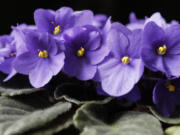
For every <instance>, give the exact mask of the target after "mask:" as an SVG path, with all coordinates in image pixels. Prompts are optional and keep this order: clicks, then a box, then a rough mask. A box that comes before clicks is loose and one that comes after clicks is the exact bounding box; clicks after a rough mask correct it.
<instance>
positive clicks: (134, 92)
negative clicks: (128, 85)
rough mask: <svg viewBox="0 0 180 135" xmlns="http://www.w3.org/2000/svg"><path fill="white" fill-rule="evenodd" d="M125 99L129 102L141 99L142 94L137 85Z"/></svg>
mask: <svg viewBox="0 0 180 135" xmlns="http://www.w3.org/2000/svg"><path fill="white" fill-rule="evenodd" d="M123 97H124V98H126V100H128V101H130V102H135V101H137V100H139V99H141V93H140V90H139V88H138V87H137V85H135V86H134V88H133V89H132V90H131V91H130V92H129V93H128V94H126V95H125V96H123Z"/></svg>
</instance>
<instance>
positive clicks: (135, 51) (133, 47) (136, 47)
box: [127, 30, 142, 58]
mask: <svg viewBox="0 0 180 135" xmlns="http://www.w3.org/2000/svg"><path fill="white" fill-rule="evenodd" d="M129 40H130V46H129V47H128V50H127V51H128V55H129V56H131V57H133V58H140V50H141V48H142V30H134V31H133V32H132V34H129Z"/></svg>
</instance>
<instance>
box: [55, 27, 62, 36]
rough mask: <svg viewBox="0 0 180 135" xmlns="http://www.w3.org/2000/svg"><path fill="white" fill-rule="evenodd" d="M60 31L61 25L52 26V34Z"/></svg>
mask: <svg viewBox="0 0 180 135" xmlns="http://www.w3.org/2000/svg"><path fill="white" fill-rule="evenodd" d="M60 32H61V27H60V25H57V26H56V27H55V28H54V31H53V34H54V35H58V34H59V33H60Z"/></svg>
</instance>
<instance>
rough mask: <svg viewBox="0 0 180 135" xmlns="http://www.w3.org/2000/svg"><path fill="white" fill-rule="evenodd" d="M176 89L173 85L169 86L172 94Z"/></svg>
mask: <svg viewBox="0 0 180 135" xmlns="http://www.w3.org/2000/svg"><path fill="white" fill-rule="evenodd" d="M175 89H176V88H175V86H174V85H172V84H170V85H169V86H168V90H169V91H170V92H174V91H175Z"/></svg>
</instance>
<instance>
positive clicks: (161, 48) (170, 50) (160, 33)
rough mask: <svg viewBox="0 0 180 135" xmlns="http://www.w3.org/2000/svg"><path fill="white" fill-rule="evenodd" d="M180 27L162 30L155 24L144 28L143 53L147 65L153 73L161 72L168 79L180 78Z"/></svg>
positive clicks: (150, 23) (149, 24)
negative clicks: (172, 77)
mask: <svg viewBox="0 0 180 135" xmlns="http://www.w3.org/2000/svg"><path fill="white" fill-rule="evenodd" d="M179 35H180V25H172V26H170V27H168V28H166V29H162V28H161V27H159V26H158V25H156V24H155V23H154V22H149V23H148V24H147V25H146V27H145V28H144V33H143V47H142V51H141V55H142V59H143V61H144V63H145V65H146V66H147V67H148V68H149V69H151V70H153V71H161V72H163V73H165V74H166V75H167V76H168V77H171V76H174V77H179V76H180V64H179V63H178V61H179V60H180V49H179V48H180V36H179Z"/></svg>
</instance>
